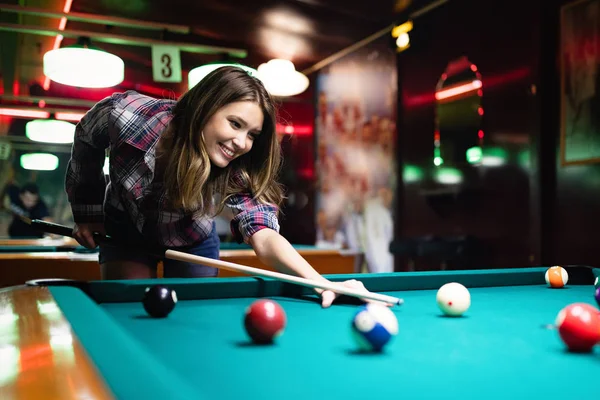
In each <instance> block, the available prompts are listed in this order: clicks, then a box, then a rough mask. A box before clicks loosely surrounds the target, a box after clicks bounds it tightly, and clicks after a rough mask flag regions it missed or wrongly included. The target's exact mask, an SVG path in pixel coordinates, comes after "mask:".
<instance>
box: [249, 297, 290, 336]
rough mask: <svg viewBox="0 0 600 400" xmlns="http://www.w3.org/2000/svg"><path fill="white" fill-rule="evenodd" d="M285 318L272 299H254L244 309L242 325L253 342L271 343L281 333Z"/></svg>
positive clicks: (282, 311) (281, 309)
mask: <svg viewBox="0 0 600 400" xmlns="http://www.w3.org/2000/svg"><path fill="white" fill-rule="evenodd" d="M286 322H287V318H286V315H285V311H284V310H283V308H282V307H281V306H280V305H279V304H278V303H277V302H275V301H273V300H256V301H255V302H253V303H252V304H251V305H250V307H248V308H247V309H246V314H245V316H244V327H245V328H246V332H247V333H248V336H250V338H251V339H252V341H253V342H254V343H261V344H266V343H272V342H273V341H274V340H275V339H276V338H278V337H279V336H281V335H282V334H283V330H284V329H285V325H286Z"/></svg>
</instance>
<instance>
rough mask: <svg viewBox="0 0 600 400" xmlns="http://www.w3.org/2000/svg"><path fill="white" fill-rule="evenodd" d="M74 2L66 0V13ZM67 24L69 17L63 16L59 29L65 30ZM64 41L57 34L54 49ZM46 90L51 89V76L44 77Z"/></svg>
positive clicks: (64, 8) (64, 9)
mask: <svg viewBox="0 0 600 400" xmlns="http://www.w3.org/2000/svg"><path fill="white" fill-rule="evenodd" d="M72 4H73V0H66V1H65V6H64V7H63V12H64V13H65V14H68V13H70V12H71V5H72ZM66 26H67V18H65V17H62V18H61V19H60V22H59V23H58V30H59V31H64V30H65V27H66ZM62 41H63V35H57V36H56V37H55V38H54V45H53V46H52V50H56V49H58V48H59V47H60V44H61V43H62ZM43 87H44V90H48V89H50V78H48V77H47V76H45V77H44V84H43Z"/></svg>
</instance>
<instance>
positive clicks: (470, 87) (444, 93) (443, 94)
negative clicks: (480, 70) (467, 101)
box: [435, 79, 482, 100]
mask: <svg viewBox="0 0 600 400" xmlns="http://www.w3.org/2000/svg"><path fill="white" fill-rule="evenodd" d="M481 86H482V83H481V81H480V80H479V79H475V80H473V81H471V82H469V83H465V84H462V85H458V86H454V87H450V88H447V89H443V90H440V91H439V92H436V93H435V98H436V99H437V100H443V99H447V98H449V97H454V96H458V95H461V94H464V93H468V92H472V91H474V90H477V89H479V88H481Z"/></svg>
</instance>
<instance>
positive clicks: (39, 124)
mask: <svg viewBox="0 0 600 400" xmlns="http://www.w3.org/2000/svg"><path fill="white" fill-rule="evenodd" d="M25 136H27V137H28V138H29V140H33V141H34V142H44V143H73V138H74V137H75V125H74V124H72V123H70V122H67V121H59V120H55V119H36V120H33V121H29V122H28V123H27V125H25Z"/></svg>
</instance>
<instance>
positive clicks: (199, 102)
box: [163, 66, 283, 215]
mask: <svg viewBox="0 0 600 400" xmlns="http://www.w3.org/2000/svg"><path fill="white" fill-rule="evenodd" d="M238 101H253V102H256V103H257V104H258V105H259V107H260V108H261V110H262V112H263V115H264V122H263V126H262V131H261V133H260V135H258V136H257V137H256V139H255V140H254V143H253V145H252V149H251V150H250V151H249V152H248V153H246V154H244V155H243V156H241V157H238V158H236V159H235V160H233V161H232V162H231V163H230V164H229V165H228V166H227V167H226V168H218V167H215V166H213V165H211V162H210V158H209V156H208V153H207V151H206V147H205V144H204V140H203V138H202V130H203V129H204V127H205V126H206V124H207V122H208V120H209V119H210V118H211V117H212V116H213V115H214V114H215V113H216V112H217V111H218V110H219V109H220V108H222V107H224V106H226V105H227V104H230V103H233V102H238ZM275 127H276V107H275V103H274V101H273V99H272V98H271V96H270V95H269V93H268V92H267V90H266V89H265V88H264V86H263V84H262V83H261V82H260V80H258V79H257V78H255V77H253V76H251V75H250V74H249V73H248V72H246V71H244V70H242V69H241V68H237V67H233V66H227V67H221V68H218V69H216V70H215V71H213V72H211V73H210V74H208V75H207V76H206V77H205V78H204V79H203V80H202V81H200V82H199V83H198V84H197V85H196V86H194V87H193V88H192V89H190V90H189V91H188V92H187V93H185V94H184V95H183V96H182V97H181V98H180V99H179V100H178V101H177V103H176V105H175V107H174V108H173V119H172V122H171V124H170V126H169V129H168V133H167V137H168V138H169V139H170V142H171V143H170V146H168V147H169V148H168V154H167V155H166V157H167V164H166V167H165V172H164V181H163V182H164V187H165V191H166V195H167V199H168V202H169V203H170V205H171V206H172V207H173V208H176V209H183V210H184V211H186V212H203V213H209V212H211V210H212V212H213V215H216V214H218V213H219V212H221V210H222V209H223V207H224V205H225V203H226V202H227V200H228V199H229V198H230V197H231V196H233V195H234V194H236V193H240V192H245V191H249V192H251V193H252V195H253V196H254V198H255V199H257V200H258V201H259V202H261V203H270V204H274V205H277V206H279V205H280V204H281V201H282V199H283V191H282V188H281V186H280V185H279V183H278V182H277V178H278V174H279V171H280V168H281V149H280V146H279V142H278V140H277V135H276V132H275ZM213 196H214V197H213ZM213 199H215V200H216V201H217V202H216V203H215V204H214V206H213Z"/></svg>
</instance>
